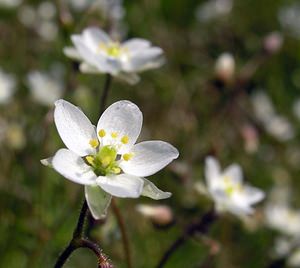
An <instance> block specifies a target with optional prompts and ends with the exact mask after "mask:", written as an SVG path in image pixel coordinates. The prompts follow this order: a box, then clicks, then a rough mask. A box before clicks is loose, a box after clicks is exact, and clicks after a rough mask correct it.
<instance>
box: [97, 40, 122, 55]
mask: <svg viewBox="0 0 300 268" xmlns="http://www.w3.org/2000/svg"><path fill="white" fill-rule="evenodd" d="M99 49H100V50H102V51H104V52H105V53H106V54H107V55H108V56H110V57H114V58H117V57H119V56H120V55H121V54H122V52H123V49H122V47H121V46H120V43H119V42H110V43H108V44H105V43H100V44H99Z"/></svg>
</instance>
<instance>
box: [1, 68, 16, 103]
mask: <svg viewBox="0 0 300 268" xmlns="http://www.w3.org/2000/svg"><path fill="white" fill-rule="evenodd" d="M15 86H16V80H15V77H14V76H13V75H11V74H7V73H5V72H3V71H2V70H1V69H0V104H6V103H8V102H9V101H10V100H11V98H12V95H13V93H14V92H15Z"/></svg>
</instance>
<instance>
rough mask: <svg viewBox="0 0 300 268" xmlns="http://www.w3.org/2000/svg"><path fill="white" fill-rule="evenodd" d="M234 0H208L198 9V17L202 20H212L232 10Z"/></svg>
mask: <svg viewBox="0 0 300 268" xmlns="http://www.w3.org/2000/svg"><path fill="white" fill-rule="evenodd" d="M232 6H233V0H208V1H206V2H204V3H203V4H201V5H200V6H199V7H198V8H197V9H196V18H197V19H198V20H199V21H201V22H206V21H210V20H213V19H216V18H218V17H220V16H224V15H227V14H228V13H230V12H231V10H232Z"/></svg>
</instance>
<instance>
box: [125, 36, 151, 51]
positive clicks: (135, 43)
mask: <svg viewBox="0 0 300 268" xmlns="http://www.w3.org/2000/svg"><path fill="white" fill-rule="evenodd" d="M150 46H151V42H150V41H148V40H145V39H142V38H132V39H130V40H127V41H125V42H124V43H122V47H124V48H127V49H129V50H132V51H135V50H139V49H145V48H149V47H150Z"/></svg>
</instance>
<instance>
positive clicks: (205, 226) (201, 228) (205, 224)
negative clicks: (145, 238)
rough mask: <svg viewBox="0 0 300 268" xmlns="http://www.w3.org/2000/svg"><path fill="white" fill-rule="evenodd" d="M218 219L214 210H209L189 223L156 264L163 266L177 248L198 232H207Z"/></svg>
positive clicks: (159, 266)
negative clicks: (197, 219) (195, 220)
mask: <svg viewBox="0 0 300 268" xmlns="http://www.w3.org/2000/svg"><path fill="white" fill-rule="evenodd" d="M216 219H217V214H216V213H215V211H214V210H210V211H208V212H207V213H206V214H204V215H203V217H202V218H201V219H200V220H199V221H198V222H195V223H193V224H191V225H189V226H188V227H187V228H186V229H185V231H184V233H183V234H182V235H181V236H180V237H178V238H177V240H176V241H175V242H174V243H173V244H172V245H171V246H170V247H169V248H168V250H167V251H166V252H165V253H164V255H163V256H162V258H161V260H160V262H159V263H158V265H157V266H156V267H157V268H162V267H164V265H165V264H166V263H167V261H168V260H169V259H170V257H171V256H172V255H173V253H175V252H176V250H177V249H178V248H179V247H181V246H183V245H184V243H185V242H186V241H187V240H188V239H189V238H190V237H193V236H194V235H195V234H196V233H201V234H206V233H207V232H208V230H209V228H210V226H211V225H212V224H213V223H214V222H215V220H216Z"/></svg>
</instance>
